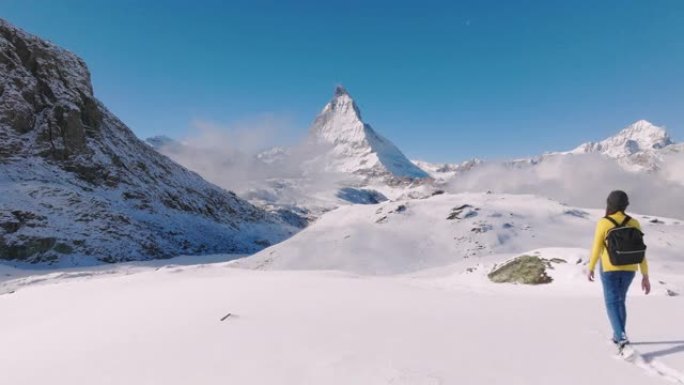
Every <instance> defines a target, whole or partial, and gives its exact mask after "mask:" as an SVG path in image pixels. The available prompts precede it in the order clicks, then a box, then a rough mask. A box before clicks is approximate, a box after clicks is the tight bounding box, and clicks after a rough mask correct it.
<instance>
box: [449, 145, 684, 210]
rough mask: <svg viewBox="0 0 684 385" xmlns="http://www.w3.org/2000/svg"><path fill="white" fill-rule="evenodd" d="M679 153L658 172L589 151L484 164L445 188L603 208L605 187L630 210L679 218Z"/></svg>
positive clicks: (683, 161) (683, 186)
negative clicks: (626, 200) (525, 162)
mask: <svg viewBox="0 0 684 385" xmlns="http://www.w3.org/2000/svg"><path fill="white" fill-rule="evenodd" d="M679 155H680V156H679V157H678V158H677V159H676V160H677V161H678V162H680V163H676V162H675V163H670V164H668V165H667V167H666V168H665V169H664V170H662V171H661V172H660V173H635V172H629V171H626V170H624V169H622V168H621V167H620V166H619V165H618V163H617V162H616V161H615V160H612V159H607V158H604V157H602V156H600V155H594V154H588V155H573V156H555V157H548V158H546V159H544V160H543V161H542V162H540V163H539V164H538V165H535V166H524V167H512V166H510V165H506V164H503V163H497V164H483V165H482V166H480V167H476V168H475V169H473V170H472V171H470V172H468V173H465V174H463V175H460V176H458V177H456V178H455V179H454V180H453V181H452V182H451V183H450V184H449V187H448V189H447V190H448V191H450V192H467V191H492V192H499V193H513V194H516V193H517V194H535V195H539V196H544V197H548V198H551V199H554V200H557V201H560V202H563V203H566V204H569V205H573V206H579V207H587V208H604V207H605V201H606V197H607V196H608V194H609V193H610V191H612V190H624V191H625V192H627V194H628V195H629V197H630V202H631V205H630V207H629V211H632V212H635V213H639V214H645V215H648V214H650V215H659V216H665V217H674V218H684V204H682V197H684V183H682V180H684V179H683V178H682V176H683V175H682V174H683V171H682V170H684V156H681V155H682V154H679Z"/></svg>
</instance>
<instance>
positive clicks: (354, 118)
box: [309, 86, 429, 179]
mask: <svg viewBox="0 0 684 385" xmlns="http://www.w3.org/2000/svg"><path fill="white" fill-rule="evenodd" d="M309 140H310V141H311V142H313V143H316V144H319V145H323V146H325V148H326V151H325V154H324V155H323V159H322V160H323V161H324V162H325V167H326V169H327V170H328V171H334V172H342V173H354V174H358V175H363V176H368V177H388V178H400V179H421V178H427V177H429V175H428V174H427V173H426V172H425V171H423V170H421V169H420V168H418V167H417V166H416V165H414V164H413V163H412V162H411V161H410V160H408V159H407V158H406V156H405V155H404V154H403V153H402V152H401V151H400V150H399V149H398V148H397V147H396V146H395V145H394V144H393V143H392V142H390V141H389V140H388V139H386V138H384V137H382V136H381V135H379V134H378V133H377V132H375V130H373V128H372V127H371V126H370V125H369V124H367V123H365V122H364V121H363V119H362V118H361V112H360V110H359V107H358V106H357V105H356V103H355V102H354V100H353V99H352V97H351V95H349V93H348V92H347V90H346V89H345V88H344V87H342V86H337V87H336V88H335V93H334V95H333V98H332V100H330V102H329V103H328V104H326V106H325V107H324V108H323V111H321V113H320V114H319V115H318V117H316V119H315V120H314V122H313V125H312V126H311V129H310V133H309Z"/></svg>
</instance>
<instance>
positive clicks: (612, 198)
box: [606, 190, 629, 215]
mask: <svg viewBox="0 0 684 385" xmlns="http://www.w3.org/2000/svg"><path fill="white" fill-rule="evenodd" d="M606 204H607V205H606V215H613V214H615V213H617V212H623V213H624V212H625V210H627V206H629V198H628V197H627V193H625V192H624V191H620V190H615V191H611V193H610V194H608V199H606Z"/></svg>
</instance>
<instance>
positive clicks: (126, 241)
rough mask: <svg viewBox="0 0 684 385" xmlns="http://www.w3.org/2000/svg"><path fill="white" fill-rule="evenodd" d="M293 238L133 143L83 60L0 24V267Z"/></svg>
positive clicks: (267, 217) (246, 246) (234, 249)
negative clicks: (11, 263) (98, 92)
mask: <svg viewBox="0 0 684 385" xmlns="http://www.w3.org/2000/svg"><path fill="white" fill-rule="evenodd" d="M295 230H296V228H295V227H294V226H292V225H290V224H288V223H287V221H286V220H285V219H283V218H281V217H280V216H277V215H274V214H269V213H267V212H265V211H263V210H260V209H258V208H256V207H254V206H252V205H251V204H249V203H247V202H246V201H243V200H241V199H239V198H238V197H237V196H236V195H235V194H233V193H231V192H228V191H225V190H223V189H221V188H219V187H216V186H214V185H212V184H210V183H208V182H206V181H205V180H203V179H202V178H201V177H200V176H198V175H197V174H195V173H193V172H190V171H188V170H186V169H185V168H183V167H181V166H179V165H178V164H176V163H174V162H173V161H171V160H170V159H168V158H167V157H165V156H163V155H160V154H159V153H157V152H156V151H154V149H152V148H151V147H150V146H148V145H147V144H145V143H144V142H142V141H140V140H139V139H138V138H136V137H135V135H134V134H133V133H132V132H131V130H130V129H129V128H128V127H126V125H125V124H123V123H122V122H121V121H120V120H119V119H117V118H116V116H114V115H113V114H112V113H111V112H109V111H108V110H107V108H106V107H105V106H104V105H102V103H100V102H99V101H98V100H97V99H96V98H95V97H94V95H93V90H92V86H91V82H90V74H89V71H88V69H87V67H86V64H85V63H84V62H83V60H81V59H80V58H78V57H77V56H75V55H74V54H72V53H71V52H68V51H66V50H64V49H62V48H60V47H57V46H55V45H53V44H52V43H49V42H47V41H45V40H42V39H40V38H38V37H35V36H32V35H30V34H28V33H25V32H23V31H21V30H20V29H18V28H15V27H14V26H12V25H11V24H9V23H8V22H6V21H4V20H2V19H0V260H2V259H4V260H19V261H27V262H45V261H50V262H56V263H65V264H73V263H76V264H79V263H90V262H97V261H98V260H99V261H112V262H113V261H123V260H134V259H150V258H163V257H169V256H173V255H178V254H203V253H218V252H221V253H247V252H253V251H256V250H259V249H261V248H263V247H264V246H267V245H269V244H271V243H274V242H278V241H281V240H282V239H284V238H285V237H287V236H289V235H290V234H292V233H293V232H294V231H295Z"/></svg>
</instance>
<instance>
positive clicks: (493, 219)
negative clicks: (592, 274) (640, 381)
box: [237, 193, 684, 274]
mask: <svg viewBox="0 0 684 385" xmlns="http://www.w3.org/2000/svg"><path fill="white" fill-rule="evenodd" d="M602 215H603V214H602V213H601V212H600V210H585V209H579V208H574V207H570V206H566V205H563V204H560V203H558V202H555V201H552V200H549V199H547V198H543V197H536V196H532V195H510V194H484V193H483V194H474V193H464V194H442V195H437V196H433V197H431V198H428V199H422V200H412V201H397V202H385V203H381V204H380V205H376V206H371V207H369V206H351V207H341V208H339V209H337V210H335V211H333V212H330V213H328V214H326V215H325V216H323V217H322V218H321V219H320V220H319V221H318V222H316V223H315V224H313V225H312V226H310V227H309V228H307V229H305V230H303V231H302V232H300V233H299V234H297V235H295V236H294V237H292V238H290V239H288V240H286V241H284V242H282V243H280V244H278V245H274V246H272V247H270V248H267V249H265V250H263V251H261V252H259V253H257V254H256V255H254V256H252V257H249V258H247V259H243V260H240V261H238V262H237V263H238V264H240V265H242V266H250V267H258V268H266V269H324V270H343V271H351V272H355V273H361V274H394V273H403V272H412V271H418V270H423V269H428V268H436V267H442V266H447V265H449V264H453V263H459V262H461V261H464V260H466V263H468V264H471V265H473V266H474V265H477V264H478V263H481V262H483V261H486V259H484V260H482V259H480V258H478V257H486V256H490V255H501V254H510V255H515V254H519V253H525V252H528V251H529V250H532V249H540V248H550V247H565V248H581V249H582V250H586V249H587V248H589V247H590V246H591V244H592V241H593V230H594V228H595V223H596V220H597V218H600V217H601V216H602ZM635 218H637V219H638V220H639V221H640V222H641V223H642V225H643V228H644V232H645V233H646V234H647V238H646V239H647V244H648V245H649V255H653V257H654V258H657V260H658V262H657V263H659V264H661V266H663V265H665V264H670V265H675V264H676V265H678V266H680V267H681V268H682V270H684V259H682V258H681V256H680V255H679V250H681V249H682V248H684V224H682V222H681V221H679V220H673V219H663V218H659V219H657V218H654V217H646V216H641V215H636V216H635ZM583 253H584V254H585V252H583ZM583 253H580V255H579V256H578V258H582V261H583V262H586V261H587V257H588V256H587V255H583ZM568 262H569V263H576V262H577V260H571V261H568ZM654 271H655V272H658V273H666V271H660V272H659V271H658V268H657V267H656V268H655V269H654Z"/></svg>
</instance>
